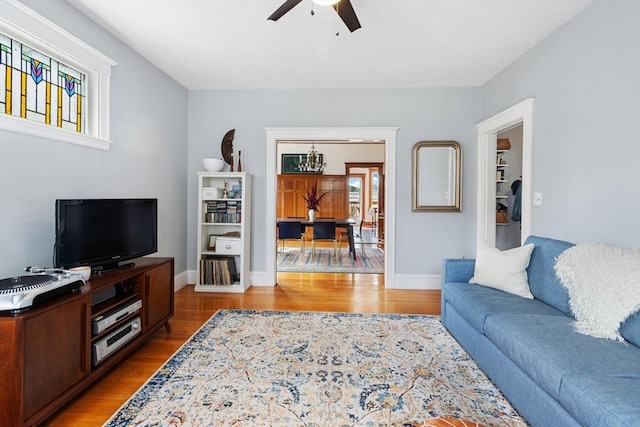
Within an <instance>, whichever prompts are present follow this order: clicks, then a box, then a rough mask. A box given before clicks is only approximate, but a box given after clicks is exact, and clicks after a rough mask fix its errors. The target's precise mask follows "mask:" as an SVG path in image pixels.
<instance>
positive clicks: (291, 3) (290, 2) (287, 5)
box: [267, 0, 302, 21]
mask: <svg viewBox="0 0 640 427" xmlns="http://www.w3.org/2000/svg"><path fill="white" fill-rule="evenodd" d="M301 1H302V0H286V1H285V2H284V3H282V6H280V7H279V8H278V9H276V11H275V12H273V13H272V14H271V16H270V17H268V18H267V20H271V21H277V20H278V19H280V18H282V15H284V14H285V13H287V12H289V11H290V10H291V9H293V8H294V7H295V6H297V5H298V3H300V2H301Z"/></svg>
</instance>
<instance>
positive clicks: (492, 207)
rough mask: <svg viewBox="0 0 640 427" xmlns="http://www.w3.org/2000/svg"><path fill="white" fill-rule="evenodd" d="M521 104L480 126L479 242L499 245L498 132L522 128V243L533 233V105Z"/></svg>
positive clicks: (529, 100) (524, 102) (529, 101)
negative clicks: (497, 241)
mask: <svg viewBox="0 0 640 427" xmlns="http://www.w3.org/2000/svg"><path fill="white" fill-rule="evenodd" d="M534 101H535V99H534V98H527V99H525V100H524V101H522V102H520V103H519V104H516V105H514V106H513V107H511V108H508V109H506V110H504V111H502V112H501V113H498V114H496V115H495V116H493V117H490V118H488V119H486V120H484V121H483V122H480V123H478V124H477V125H476V128H477V129H478V226H477V242H478V243H479V242H480V241H481V240H486V241H487V242H489V243H490V244H492V245H494V246H495V244H496V143H497V138H498V133H499V132H502V131H505V130H508V129H511V128H513V127H515V126H518V125H522V215H521V217H522V220H521V222H520V225H521V230H520V241H521V243H524V240H525V239H526V238H527V236H529V235H530V234H531V212H532V209H531V203H532V191H533V190H532V189H533V184H532V177H533V176H532V175H533V159H532V153H533V102H534Z"/></svg>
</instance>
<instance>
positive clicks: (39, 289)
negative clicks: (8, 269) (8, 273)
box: [0, 270, 84, 314]
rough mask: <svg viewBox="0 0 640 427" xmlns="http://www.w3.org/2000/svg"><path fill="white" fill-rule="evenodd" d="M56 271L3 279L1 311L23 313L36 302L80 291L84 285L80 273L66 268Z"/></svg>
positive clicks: (1, 284)
mask: <svg viewBox="0 0 640 427" xmlns="http://www.w3.org/2000/svg"><path fill="white" fill-rule="evenodd" d="M52 271H53V270H52ZM54 273H55V274H31V275H26V276H17V277H10V278H7V279H1V280H0V312H1V311H9V312H10V313H12V314H17V313H21V312H23V311H26V310H28V309H29V307H31V306H32V305H34V304H37V303H39V302H42V301H44V300H47V299H49V298H53V297H55V296H58V295H61V294H64V293H67V292H76V291H79V290H80V288H82V286H84V280H82V278H81V277H80V275H78V274H73V273H68V272H67V271H66V270H55V271H54Z"/></svg>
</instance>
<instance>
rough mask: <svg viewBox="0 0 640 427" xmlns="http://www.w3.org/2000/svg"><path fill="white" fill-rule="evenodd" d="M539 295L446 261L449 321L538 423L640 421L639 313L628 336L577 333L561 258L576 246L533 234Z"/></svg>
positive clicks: (470, 265) (626, 329)
mask: <svg viewBox="0 0 640 427" xmlns="http://www.w3.org/2000/svg"><path fill="white" fill-rule="evenodd" d="M526 243H533V244H534V245H535V247H534V249H533V252H532V254H531V259H530V262H529V267H528V268H527V276H528V281H529V287H530V290H531V293H532V294H533V296H534V297H535V298H534V299H526V298H522V297H519V296H516V295H512V294H508V293H505V292H502V291H499V290H496V289H492V288H488V287H485V286H480V285H476V284H470V283H469V279H470V278H471V277H472V276H473V274H474V266H475V260H472V259H445V260H444V261H443V274H442V323H443V324H444V326H445V327H446V328H447V329H448V330H449V332H451V334H452V335H453V336H454V337H455V338H456V339H457V340H458V342H459V343H460V344H461V345H462V346H463V347H464V349H465V350H466V351H467V353H469V355H470V356H471V357H472V358H473V359H474V360H475V362H476V363H477V365H478V366H479V367H480V369H482V370H483V371H484V372H485V373H486V374H487V376H488V377H489V378H490V379H491V380H492V381H493V382H494V383H495V384H496V385H497V386H498V388H499V389H500V390H501V391H502V393H503V394H504V395H505V397H506V398H507V399H508V400H509V401H510V402H511V403H512V405H513V406H514V407H515V408H516V410H517V411H518V412H519V413H520V414H521V415H522V416H523V417H524V418H525V419H526V420H527V421H528V423H529V424H531V425H532V426H553V427H557V426H562V427H567V426H593V427H602V426H640V312H637V313H635V314H634V315H632V316H631V317H629V318H627V319H626V320H625V322H624V323H623V324H622V326H621V328H620V333H621V335H622V336H623V337H624V339H625V340H626V342H618V341H612V340H606V339H600V338H594V337H591V336H587V335H582V334H579V333H577V332H575V330H574V328H573V326H572V321H573V320H574V319H573V317H572V316H571V309H570V308H569V301H568V299H569V297H568V293H567V291H566V289H565V288H564V287H563V286H562V285H561V283H560V282H559V281H558V279H557V278H556V274H555V270H554V264H555V259H556V257H557V256H558V255H559V254H560V253H562V252H563V251H564V250H566V249H567V248H569V247H571V246H572V244H571V243H568V242H563V241H560V240H554V239H548V238H543V237H536V236H530V237H529V238H528V239H527V242H526Z"/></svg>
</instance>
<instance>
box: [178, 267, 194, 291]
mask: <svg viewBox="0 0 640 427" xmlns="http://www.w3.org/2000/svg"><path fill="white" fill-rule="evenodd" d="M193 273H194V276H193V277H194V279H195V271H194V272H193ZM189 274H190V273H189V272H187V271H183V272H182V273H180V274H177V275H175V276H174V277H173V291H174V292H178V291H179V290H180V289H182V288H184V287H185V286H187V285H188V284H189V283H193V282H191V281H190V280H189V279H190V278H191V277H190V276H189Z"/></svg>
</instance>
